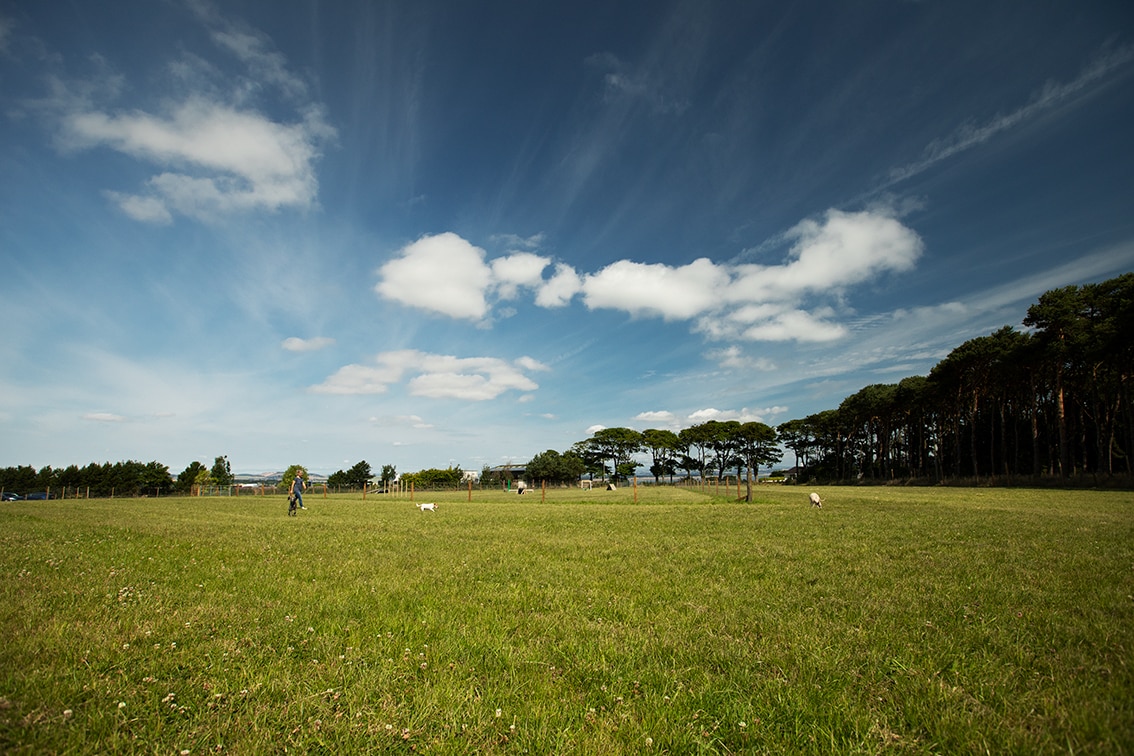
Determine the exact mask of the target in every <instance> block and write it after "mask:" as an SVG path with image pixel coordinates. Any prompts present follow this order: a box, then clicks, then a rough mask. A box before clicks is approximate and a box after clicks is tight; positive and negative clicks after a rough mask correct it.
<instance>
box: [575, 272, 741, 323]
mask: <svg viewBox="0 0 1134 756" xmlns="http://www.w3.org/2000/svg"><path fill="white" fill-rule="evenodd" d="M727 282H728V272H727V271H726V270H724V269H723V268H721V267H719V266H717V265H715V264H713V262H712V261H711V260H708V259H707V258H700V259H698V260H694V261H693V262H691V263H689V264H688V265H683V266H681V267H677V268H674V267H670V266H668V265H662V264H660V263H655V264H651V265H647V264H643V263H636V262H631V261H629V260H619V261H618V262H615V263H612V264H610V265H608V266H606V267H605V268H603V269H602V270H600V271H599V272H598V273H595V274H594V275H591V276H587V277H586V278H585V279H584V280H583V301H584V302H585V303H586V305H587V307H589V308H591V309H592V310H593V309H599V308H607V309H614V310H623V311H625V312H628V313H630V314H631V315H659V316H661V317H662V318H665V319H667V320H675V319H681V320H685V319H688V318H692V317H694V316H696V315H699V314H701V313H702V312H704V311H706V310H708V309H711V308H713V307H714V306H715V305H716V303H717V301H718V298H719V295H720V292H721V290H722V289H723V287H724V286H725V285H726V284H727Z"/></svg>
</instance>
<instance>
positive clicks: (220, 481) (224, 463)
mask: <svg viewBox="0 0 1134 756" xmlns="http://www.w3.org/2000/svg"><path fill="white" fill-rule="evenodd" d="M209 475H210V476H211V477H212V479H213V482H214V483H216V484H217V485H218V486H221V487H224V486H231V485H232V481H233V480H234V479H235V478H234V477H233V475H232V465H230V464H229V463H228V457H217V458H216V459H215V460H214V461H213V469H212V470H211V471H210V472H209Z"/></svg>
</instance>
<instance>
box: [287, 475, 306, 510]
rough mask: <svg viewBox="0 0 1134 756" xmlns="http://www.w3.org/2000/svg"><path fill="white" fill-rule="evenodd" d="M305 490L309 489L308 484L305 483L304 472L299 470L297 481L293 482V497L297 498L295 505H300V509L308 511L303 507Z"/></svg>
mask: <svg viewBox="0 0 1134 756" xmlns="http://www.w3.org/2000/svg"><path fill="white" fill-rule="evenodd" d="M305 488H307V484H306V483H305V482H304V481H303V471H302V470H297V471H296V473H295V480H293V481H292V482H291V495H292V496H293V497H295V503H296V504H298V505H299V508H300V509H307V507H305V506H303V490H304V489H305Z"/></svg>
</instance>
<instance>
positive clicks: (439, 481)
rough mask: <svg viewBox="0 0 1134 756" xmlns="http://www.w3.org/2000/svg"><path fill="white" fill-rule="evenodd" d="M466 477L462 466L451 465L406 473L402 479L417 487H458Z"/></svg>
mask: <svg viewBox="0 0 1134 756" xmlns="http://www.w3.org/2000/svg"><path fill="white" fill-rule="evenodd" d="M463 478H464V473H463V472H462V471H461V468H460V467H449V468H447V469H445V470H441V469H438V468H435V467H434V468H430V469H428V470H420V471H418V472H415V473H406V474H405V475H403V476H402V480H403V481H405V482H406V483H412V484H413V485H414V487H416V488H456V487H458V486H459V485H460V484H461V482H462V480H463Z"/></svg>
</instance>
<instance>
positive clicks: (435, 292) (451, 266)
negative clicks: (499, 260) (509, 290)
mask: <svg viewBox="0 0 1134 756" xmlns="http://www.w3.org/2000/svg"><path fill="white" fill-rule="evenodd" d="M484 256H485V253H484V250H483V249H481V248H480V247H474V246H473V245H472V244H469V243H468V242H467V241H465V240H464V239H462V238H461V237H460V236H457V235H456V234H454V233H443V234H438V235H436V236H423V237H421V238H420V239H418V240H417V241H415V242H413V243H412V244H409V245H407V246H406V247H404V248H402V250H401V251H400V254H399V256H398V257H397V258H395V259H393V260H390V261H389V262H387V263H386V264H385V265H383V266H382V267H381V268H380V269H379V271H378V274H379V276H380V277H381V281H379V282H378V285H377V286H375V287H374V289H375V291H377V292H378V293H379V294H380V295H382V296H384V297H386V298H387V299H392V300H394V301H396V302H401V303H402V304H405V305H409V306H410V307H417V308H419V309H423V310H430V311H433V312H438V313H441V314H442V315H448V316H449V317H451V318H460V319H468V320H481V319H482V318H484V317H485V316H486V315H487V314H488V301H487V299H486V298H485V297H486V293H487V290H488V288H489V286H490V285H491V284H492V282H493V275H492V268H491V267H490V266H489V265H487V264H486V263H485V262H484Z"/></svg>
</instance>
